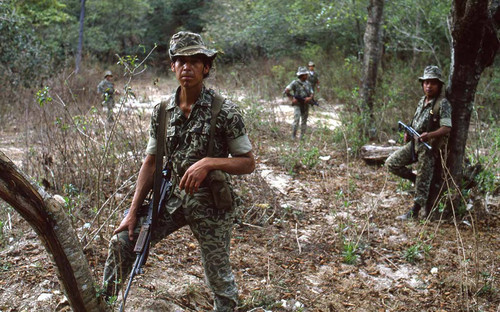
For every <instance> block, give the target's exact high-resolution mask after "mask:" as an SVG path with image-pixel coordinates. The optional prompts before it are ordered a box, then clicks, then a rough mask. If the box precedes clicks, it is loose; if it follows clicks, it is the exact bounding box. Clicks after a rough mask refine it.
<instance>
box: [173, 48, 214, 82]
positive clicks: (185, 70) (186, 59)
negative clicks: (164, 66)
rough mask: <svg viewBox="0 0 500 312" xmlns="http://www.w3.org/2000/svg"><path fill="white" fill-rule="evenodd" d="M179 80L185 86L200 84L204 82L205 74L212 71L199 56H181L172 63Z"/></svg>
mask: <svg viewBox="0 0 500 312" xmlns="http://www.w3.org/2000/svg"><path fill="white" fill-rule="evenodd" d="M170 67H171V69H172V71H173V72H174V73H175V77H176V78H177V81H179V83H180V84H181V86H183V87H185V88H189V87H194V86H198V85H199V84H201V83H203V77H204V75H206V74H208V72H209V71H210V66H209V65H208V64H203V60H202V59H201V58H200V57H197V56H179V57H177V58H176V59H175V62H172V63H171V65H170Z"/></svg>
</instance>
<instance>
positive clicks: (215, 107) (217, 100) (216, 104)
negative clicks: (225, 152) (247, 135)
mask: <svg viewBox="0 0 500 312" xmlns="http://www.w3.org/2000/svg"><path fill="white" fill-rule="evenodd" d="M223 102H224V98H223V97H222V96H221V95H219V94H217V93H216V94H215V95H214V99H213V101H212V117H211V118H210V137H209V141H208V149H207V156H208V157H212V156H213V155H214V136H215V122H216V121H217V116H218V115H219V113H220V110H221V109H222V103H223Z"/></svg>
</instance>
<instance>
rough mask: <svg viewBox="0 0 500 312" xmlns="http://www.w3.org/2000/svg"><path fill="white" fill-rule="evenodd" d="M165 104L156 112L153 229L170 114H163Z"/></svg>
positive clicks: (158, 202) (158, 201)
mask: <svg viewBox="0 0 500 312" xmlns="http://www.w3.org/2000/svg"><path fill="white" fill-rule="evenodd" d="M166 106H167V102H166V101H163V102H161V103H160V111H159V112H158V116H159V117H160V125H159V129H158V132H157V133H156V161H155V174H154V180H153V181H154V182H153V215H152V223H153V227H154V223H155V221H156V219H157V214H158V206H159V205H160V192H161V190H160V188H161V179H162V171H163V157H164V156H165V137H166V129H167V125H166V124H167V120H170V118H169V117H170V112H167V114H165V110H166ZM166 115H168V116H166Z"/></svg>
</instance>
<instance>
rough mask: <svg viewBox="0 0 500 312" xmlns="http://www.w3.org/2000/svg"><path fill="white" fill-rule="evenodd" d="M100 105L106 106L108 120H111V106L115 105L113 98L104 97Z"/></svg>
mask: <svg viewBox="0 0 500 312" xmlns="http://www.w3.org/2000/svg"><path fill="white" fill-rule="evenodd" d="M102 105H103V106H105V107H106V108H107V114H108V121H109V122H111V121H113V108H114V107H115V99H114V98H113V97H108V98H104V100H103V101H102Z"/></svg>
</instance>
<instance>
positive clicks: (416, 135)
mask: <svg viewBox="0 0 500 312" xmlns="http://www.w3.org/2000/svg"><path fill="white" fill-rule="evenodd" d="M398 125H399V129H401V128H403V129H404V130H405V131H406V132H407V133H408V134H409V135H410V136H411V137H412V138H413V139H412V140H411V158H412V160H413V161H416V160H417V158H416V156H415V141H418V142H420V143H422V144H423V145H424V146H425V147H426V148H427V149H428V150H429V151H430V150H432V147H431V146H430V145H429V144H427V143H425V142H424V141H420V134H419V133H418V132H417V130H415V129H413V128H412V127H410V126H407V125H405V124H404V123H403V122H402V121H398Z"/></svg>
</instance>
